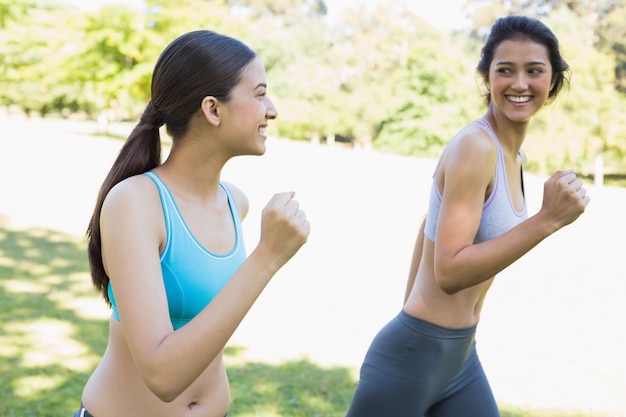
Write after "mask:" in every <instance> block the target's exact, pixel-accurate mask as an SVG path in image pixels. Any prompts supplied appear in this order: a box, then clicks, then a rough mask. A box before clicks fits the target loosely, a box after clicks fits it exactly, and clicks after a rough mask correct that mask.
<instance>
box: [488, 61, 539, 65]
mask: <svg viewBox="0 0 626 417" xmlns="http://www.w3.org/2000/svg"><path fill="white" fill-rule="evenodd" d="M496 65H515V63H513V62H511V61H500V62H496ZM533 65H543V66H547V65H548V64H546V63H545V62H543V61H531V62H528V63H527V64H526V66H533Z"/></svg>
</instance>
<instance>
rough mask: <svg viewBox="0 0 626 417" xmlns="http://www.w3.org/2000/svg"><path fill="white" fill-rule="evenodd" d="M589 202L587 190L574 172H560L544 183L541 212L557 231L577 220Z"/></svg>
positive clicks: (569, 170)
mask: <svg viewBox="0 0 626 417" xmlns="http://www.w3.org/2000/svg"><path fill="white" fill-rule="evenodd" d="M589 201H590V199H589V196H588V195H587V190H585V188H584V187H583V182H582V180H581V179H580V178H578V177H577V176H576V174H575V173H574V170H573V169H568V170H559V171H557V172H555V173H554V174H553V175H552V176H551V177H550V178H549V179H548V180H547V181H546V182H545V183H544V186H543V205H542V207H541V211H542V212H543V213H544V214H545V215H546V216H548V218H549V219H551V221H552V222H553V225H554V227H555V231H556V230H558V229H560V228H562V227H564V226H567V225H568V224H570V223H572V222H573V221H574V220H576V219H577V218H578V217H579V216H580V215H581V214H582V213H583V212H584V211H585V208H586V207H587V205H588V204H589Z"/></svg>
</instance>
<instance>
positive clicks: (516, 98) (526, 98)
mask: <svg viewBox="0 0 626 417" xmlns="http://www.w3.org/2000/svg"><path fill="white" fill-rule="evenodd" d="M506 98H507V100H509V101H512V102H513V103H527V102H529V101H530V100H531V99H532V97H531V96H506Z"/></svg>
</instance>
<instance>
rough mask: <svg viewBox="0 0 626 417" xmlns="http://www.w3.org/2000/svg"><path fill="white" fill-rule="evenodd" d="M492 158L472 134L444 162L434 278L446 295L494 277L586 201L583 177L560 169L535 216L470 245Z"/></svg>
mask: <svg viewBox="0 0 626 417" xmlns="http://www.w3.org/2000/svg"><path fill="white" fill-rule="evenodd" d="M494 158H495V153H494V151H493V150H490V148H489V146H487V144H486V143H485V142H484V141H481V140H480V138H478V139H476V138H472V139H470V140H468V141H467V142H466V143H465V144H463V143H462V144H461V145H460V146H458V147H457V148H456V149H453V150H452V151H451V152H450V154H449V155H448V159H447V160H446V161H445V164H444V168H443V169H444V170H445V187H444V191H443V201H442V205H441V211H440V213H439V222H438V225H437V238H436V243H435V277H436V279H437V282H438V284H439V286H440V287H441V288H442V289H443V290H444V291H445V292H447V293H449V294H454V293H456V292H458V291H461V290H463V289H465V288H469V287H472V286H474V285H477V284H480V283H482V282H484V281H486V280H488V279H490V278H492V277H494V276H495V275H496V274H498V273H499V272H501V271H502V270H504V269H505V268H506V267H507V266H509V265H511V264H512V263H513V262H515V261H516V260H517V259H519V258H520V257H522V256H523V255H524V254H526V253H527V252H528V251H529V250H531V249H532V248H534V247H535V246H536V245H537V244H538V243H540V242H541V241H542V240H543V239H545V238H546V237H547V236H549V235H551V234H552V233H554V232H555V231H557V230H558V229H560V228H562V227H563V226H565V225H567V224H569V223H571V222H573V221H574V220H575V219H576V218H578V216H580V214H581V213H583V212H584V209H585V207H586V206H587V204H588V203H589V197H587V196H586V192H585V190H584V188H582V181H581V180H580V179H578V178H576V175H575V174H574V173H573V171H559V172H557V173H555V174H554V175H553V176H552V177H551V178H550V179H549V180H547V181H546V183H545V185H544V201H543V206H542V208H541V210H540V211H539V212H538V213H537V214H536V215H534V216H532V217H530V218H529V219H528V220H526V221H524V222H523V223H521V224H519V225H518V226H516V227H514V228H513V229H511V230H510V231H509V232H507V233H504V234H503V235H501V236H499V237H497V238H495V239H492V240H489V241H486V242H482V243H479V244H474V243H473V239H474V236H475V235H476V232H477V230H478V226H479V224H480V218H481V213H482V205H483V202H484V196H485V190H486V189H487V187H488V185H489V181H490V180H491V176H492V173H493V167H494V163H495V162H494V161H495V159H494ZM476 161H481V163H476Z"/></svg>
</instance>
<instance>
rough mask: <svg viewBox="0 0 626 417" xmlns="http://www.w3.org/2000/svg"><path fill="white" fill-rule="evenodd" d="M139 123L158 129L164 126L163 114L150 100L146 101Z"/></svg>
mask: <svg viewBox="0 0 626 417" xmlns="http://www.w3.org/2000/svg"><path fill="white" fill-rule="evenodd" d="M140 122H141V123H144V124H147V125H150V126H154V127H155V128H159V127H161V126H163V125H164V124H165V112H163V111H161V110H159V109H158V108H157V107H156V106H155V105H154V103H153V102H152V100H150V101H148V105H147V106H146V109H145V110H144V112H143V114H142V115H141V119H140Z"/></svg>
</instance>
